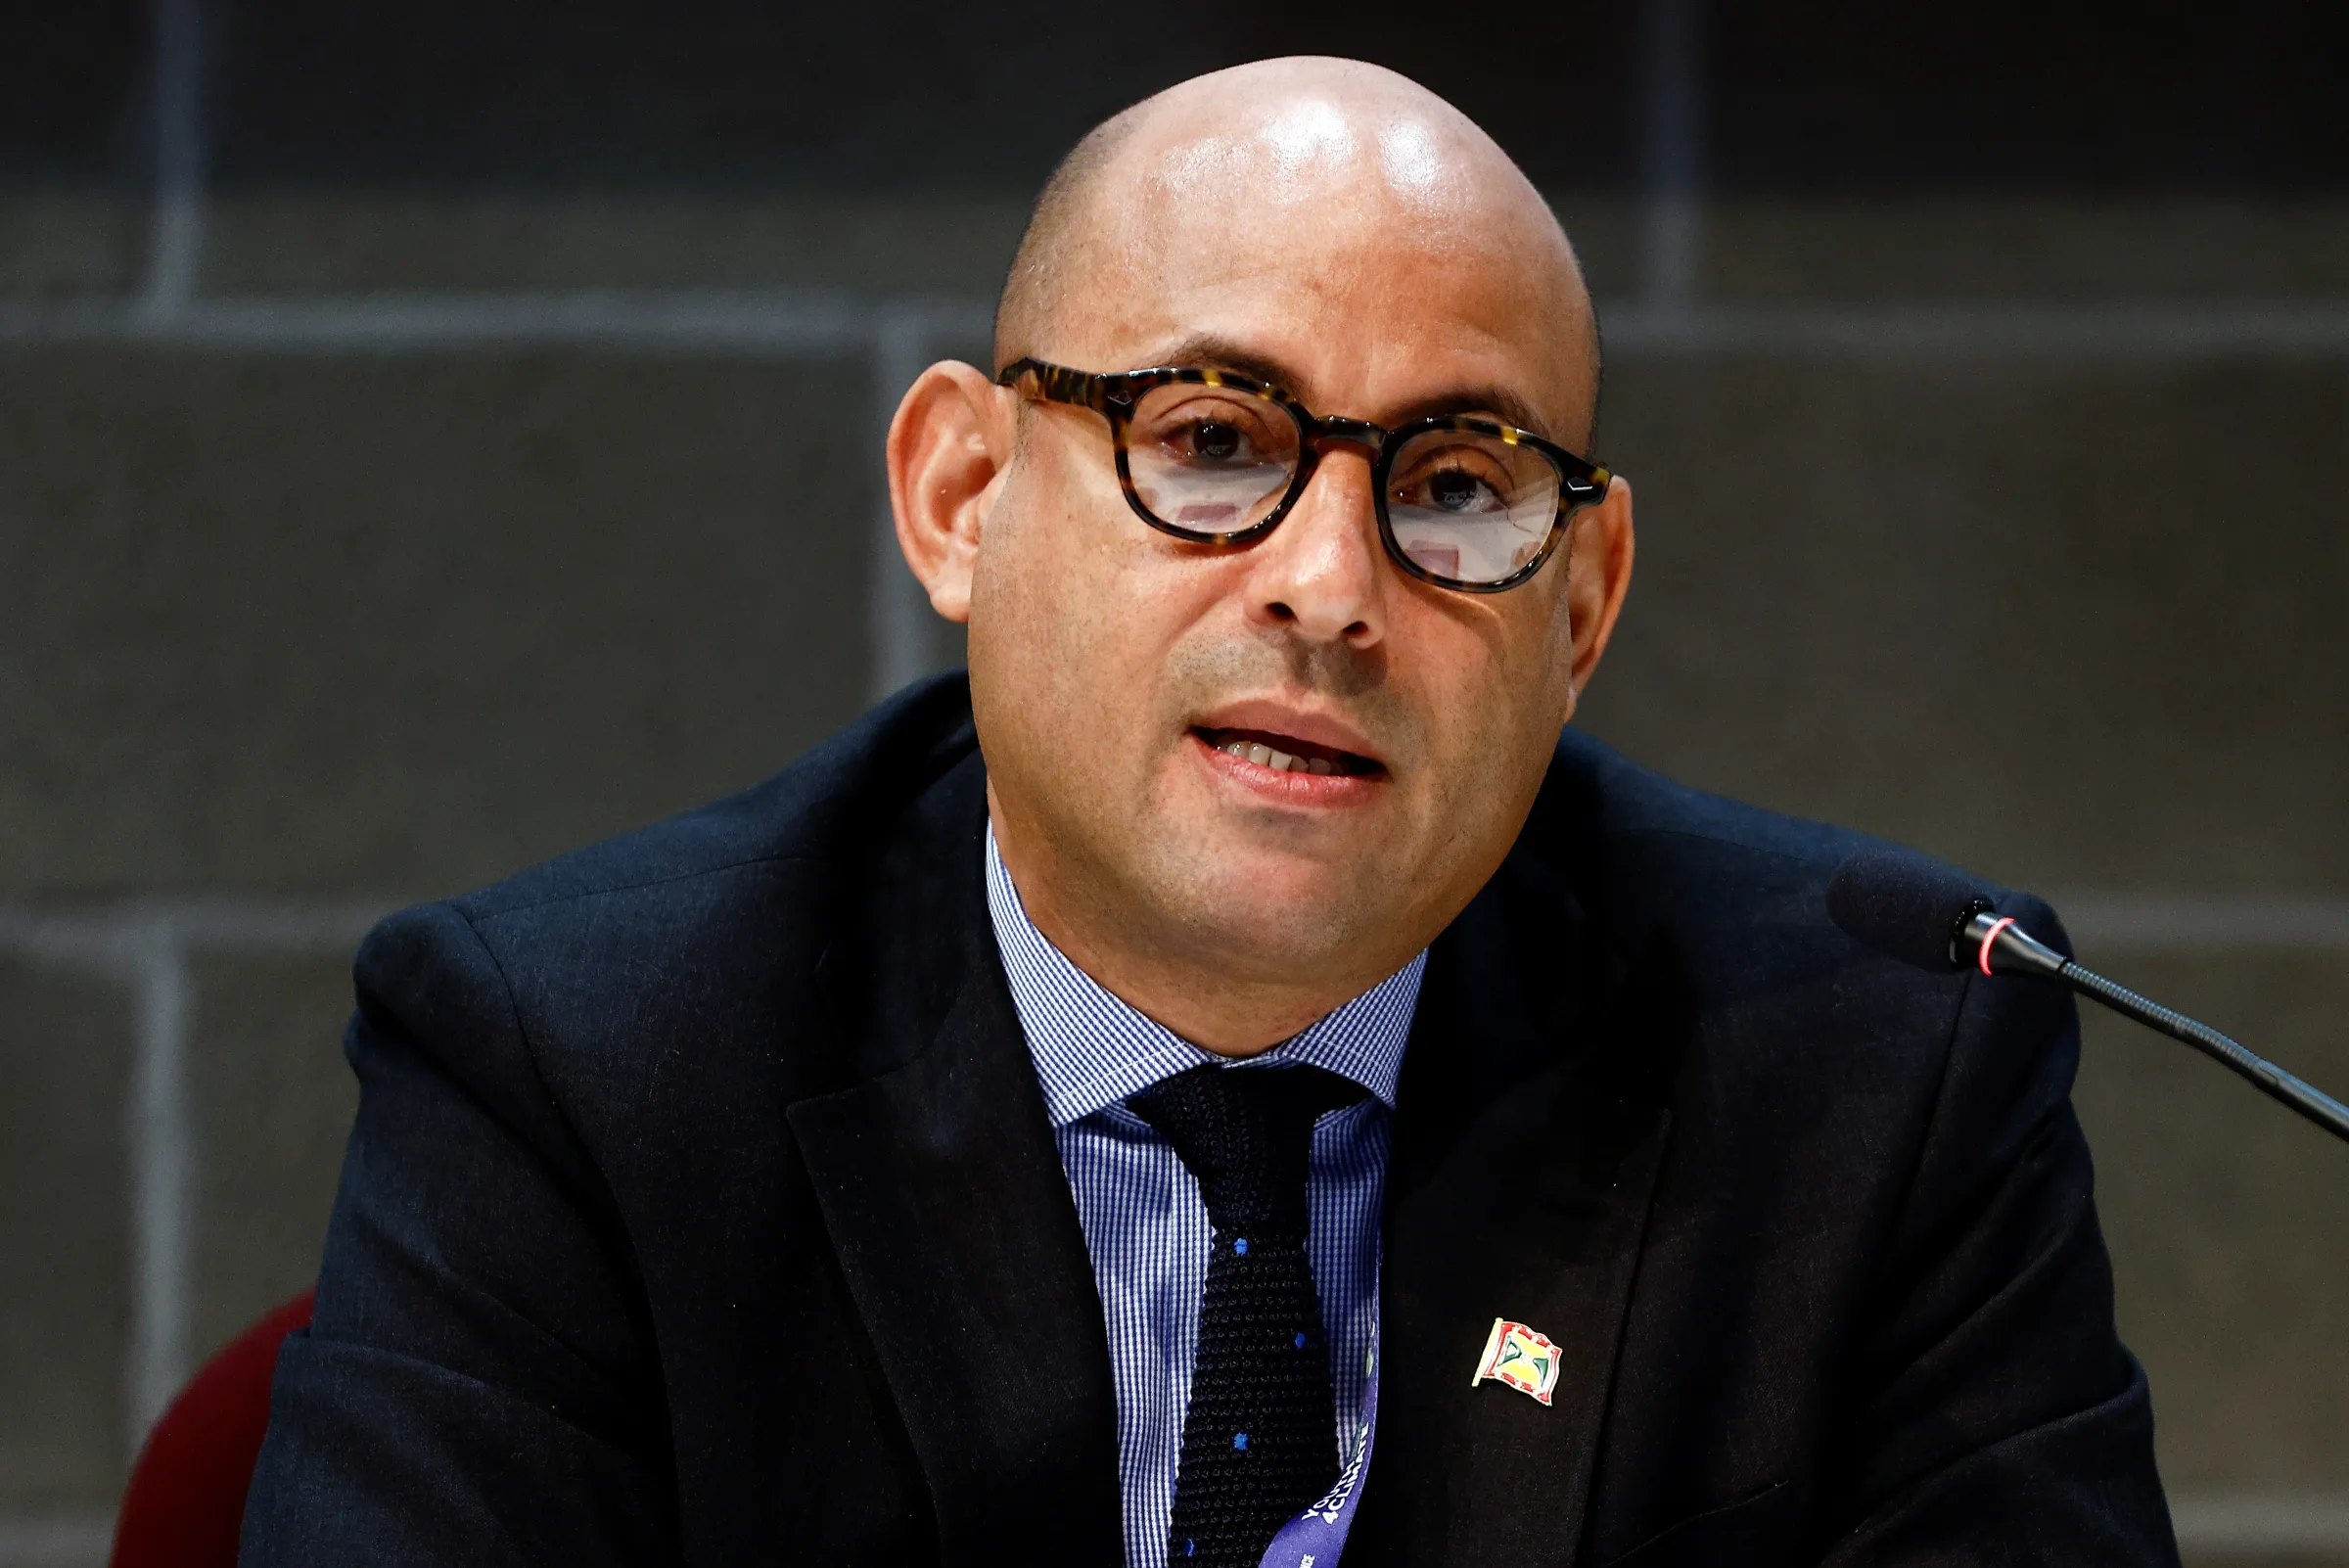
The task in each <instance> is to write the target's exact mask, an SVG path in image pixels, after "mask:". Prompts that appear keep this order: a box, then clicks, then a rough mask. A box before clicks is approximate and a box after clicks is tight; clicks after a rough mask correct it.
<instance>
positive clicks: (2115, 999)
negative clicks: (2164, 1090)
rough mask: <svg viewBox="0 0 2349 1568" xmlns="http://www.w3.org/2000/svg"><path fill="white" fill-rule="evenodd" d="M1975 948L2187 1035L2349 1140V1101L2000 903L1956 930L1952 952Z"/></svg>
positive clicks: (1993, 970)
mask: <svg viewBox="0 0 2349 1568" xmlns="http://www.w3.org/2000/svg"><path fill="white" fill-rule="evenodd" d="M1969 952H1970V953H1971V954H1972V955H1973V957H1974V960H1975V967H1977V968H1979V969H1980V970H1981V971H1982V973H1984V974H1986V975H2036V976H2039V977H2040V978H2042V979H2045V980H2052V981H2056V982H2058V983H2059V984H2062V985H2065V986H2069V987H2070V988H2071V989H2072V990H2073V991H2075V992H2079V993H2080V994H2081V995H2083V996H2087V997H2089V998H2091V999H2092V1000H2095V1001H2099V1002H2102V1003H2103V1004H2104V1005H2105V1006H2107V1007H2109V1008H2111V1009H2112V1010H2113V1011H2114V1012H2116V1013H2120V1014H2122V1015H2124V1016H2125V1017H2129V1018H2134V1019H2136V1020H2137V1021H2138V1022H2139V1023H2141V1024H2142V1025H2144V1026H2145V1027H2146V1028H2148V1029H2156V1030H2159V1031H2160V1032H2161V1033H2163V1034H2164V1035H2167V1036H2169V1037H2170V1038H2172V1039H2176V1040H2183V1041H2185V1042H2186V1043H2187V1044H2188V1045H2191V1046H2192V1047H2193V1048H2194V1049H2196V1050H2198V1051H2200V1052H2201V1053H2202V1054H2203V1055H2205V1056H2208V1057H2210V1058H2211V1059H2212V1060H2213V1061H2215V1062H2217V1063H2218V1064H2219V1065H2220V1066H2222V1067H2224V1068H2226V1069H2228V1070H2229V1071H2230V1072H2233V1073H2234V1074H2236V1075H2237V1076H2238V1077H2241V1078H2243V1079H2245V1080H2248V1081H2249V1082H2250V1083H2251V1084H2252V1085H2253V1086H2255V1087H2256V1088H2258V1089H2259V1090H2260V1092H2261V1093H2263V1094H2266V1095H2267V1096H2268V1097H2269V1098H2270V1099H2274V1100H2280V1101H2281V1102H2282V1103H2283V1104H2285V1105H2288V1106H2290V1107H2291V1108H2292V1109H2293V1110H2295V1111H2298V1112H2299V1113H2300V1114H2301V1115H2302V1116H2305V1117H2307V1118H2308V1119H2309V1120H2310V1121H2312V1122H2314V1123H2316V1124H2317V1126H2319V1127H2321V1128H2323V1129H2325V1130H2326V1131H2327V1132H2330V1133H2331V1134H2332V1135H2333V1136H2334V1137H2337V1138H2341V1139H2343V1140H2345V1141H2349V1105H2343V1104H2342V1103H2341V1102H2340V1101H2339V1100H2336V1099H2334V1098H2333V1097H2332V1096H2331V1095H2329V1094H2327V1093H2326V1092H2325V1091H2324V1090H2323V1089H2321V1088H2318V1087H2317V1086H2316V1085H2315V1084H2310V1083H2307V1082H2305V1081H2303V1080H2301V1079H2297V1078H2294V1077H2293V1076H2292V1075H2291V1074H2289V1073H2287V1072H2285V1071H2284V1070H2283V1069H2282V1068H2280V1067H2278V1066H2277V1065H2276V1064H2275V1063H2274V1062H2271V1061H2269V1060H2268V1059H2267V1058H2266V1057H2264V1056H2260V1055H2257V1054H2256V1053H2254V1052H2252V1051H2250V1050H2247V1049H2245V1048H2244V1047H2243V1046H2242V1045H2241V1044H2239V1043H2237V1042H2236V1041H2234V1040H2233V1039H2230V1038H2228V1037H2226V1036H2225V1035H2222V1034H2220V1033H2219V1032H2218V1031H2217V1030H2215V1029H2213V1028H2211V1027H2210V1026H2209V1025H2208V1024H2204V1023H2199V1022H2197V1021H2196V1020H2194V1019H2191V1018H2188V1017H2187V1016H2186V1015H2185V1014H2184V1013H2180V1012H2173V1011H2171V1010H2170V1009H2169V1008H2167V1007H2164V1006H2162V1005H2161V1003H2159V1002H2157V1001H2153V1000H2151V999H2149V998H2147V997H2144V996H2140V995H2139V994H2138V993H2137V992H2134V991H2131V990H2130V989H2129V988H2128V987H2126V986H2123V985H2119V984H2117V983H2116V982H2113V981H2110V980H2106V979H2105V978H2104V977H2103V976H2102V975H2099V974H2097V973H2096V971H2095V970H2093V969H2084V968H2082V967H2081V966H2080V965H2078V964H2076V963H2074V962H2073V961H2072V960H2071V959H2069V958H2066V957H2065V956H2064V955H2063V954H2061V953H2059V952H2057V951H2056V950H2055V949H2054V948H2052V947H2050V946H2049V945H2047V944H2046V943H2044V942H2041V941H2039V940H2038V939H2037V938H2035V937H2033V936H2031V935H2030V934H2029V933H2027V932H2025V931H2024V930H2023V929H2022V928H2021V927H2019V926H2017V925H2016V924H2015V923H2014V922H2013V920H2011V919H2009V918H2007V917H2005V916H2003V915H2001V914H1999V913H1998V912H1997V911H1996V910H1993V909H1989V908H1984V907H1976V908H1975V909H1973V910H1970V911H1969V912H1968V913H1967V915H1966V917H1965V919H1964V920H1963V921H1961V922H1960V923H1959V925H1958V928H1957V932H1956V933H1955V934H1954V936H1953V941H1952V951H1951V956H1952V958H1954V959H1957V961H1958V962H1960V963H1962V962H1963V961H1964V955H1965V954H1967V953H1969Z"/></svg>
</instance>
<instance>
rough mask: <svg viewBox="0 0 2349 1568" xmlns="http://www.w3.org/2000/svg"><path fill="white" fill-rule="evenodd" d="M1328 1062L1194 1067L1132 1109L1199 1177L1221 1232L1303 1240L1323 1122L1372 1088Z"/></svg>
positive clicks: (1154, 1087)
mask: <svg viewBox="0 0 2349 1568" xmlns="http://www.w3.org/2000/svg"><path fill="white" fill-rule="evenodd" d="M1366 1092H1367V1091H1366V1090H1364V1089H1363V1088H1362V1087H1361V1085H1359V1084H1355V1083H1353V1082H1351V1081H1350V1080H1347V1079H1344V1078H1341V1077H1339V1076H1338V1075H1337V1074H1335V1073H1330V1072H1325V1071H1323V1070H1322V1069H1320V1068H1318V1067H1217V1066H1207V1067H1194V1068H1192V1069H1190V1070H1189V1071H1188V1072H1182V1073H1177V1074H1175V1075H1174V1077H1173V1078H1167V1079H1161V1080H1160V1081H1159V1082H1158V1083H1156V1084H1151V1085H1150V1087H1148V1088H1146V1089H1143V1090H1142V1091H1141V1092H1140V1093H1138V1094H1135V1095H1133V1096H1131V1097H1130V1098H1128V1100H1127V1102H1126V1104H1127V1106H1128V1108H1129V1109H1130V1110H1132V1111H1133V1113H1134V1114H1135V1115H1137V1116H1139V1117H1140V1118H1141V1119H1142V1120H1143V1121H1145V1122H1147V1123H1149V1124H1150V1126H1151V1127H1152V1128H1154V1129H1155V1130H1157V1132H1158V1134H1159V1136H1161V1137H1163V1138H1165V1139H1166V1140H1167V1142H1168V1143H1170V1144H1172V1145H1173V1146H1174V1152H1175V1154H1176V1155H1177V1156H1178V1157H1180V1159H1181V1160H1182V1163H1183V1166H1184V1167H1185V1168H1186V1169H1187V1170H1189V1172H1190V1173H1191V1175H1192V1176H1195V1177H1197V1178H1198V1182H1199V1197H1200V1200H1201V1201H1202V1202H1203V1203H1205V1204H1206V1205H1207V1218H1208V1222H1210V1223H1211V1224H1213V1225H1214V1226H1215V1228H1216V1229H1217V1230H1219V1231H1226V1232H1235V1233H1236V1232H1243V1231H1256V1232H1259V1233H1262V1234H1267V1235H1291V1236H1298V1237H1302V1236H1303V1235H1304V1234H1305V1232H1306V1225H1307V1214H1308V1210H1307V1206H1306V1178H1307V1176H1308V1175H1309V1174H1310V1172H1311V1170H1312V1167H1313V1124H1314V1123H1315V1122H1317V1121H1319V1120H1320V1119H1321V1117H1323V1116H1324V1115H1326V1114H1327V1113H1329V1112H1331V1111H1336V1110H1342V1109H1344V1108H1345V1107H1346V1106H1349V1105H1352V1104H1354V1103H1355V1102H1356V1101H1358V1100H1359V1099H1361V1098H1363V1097H1364V1095H1365V1094H1366Z"/></svg>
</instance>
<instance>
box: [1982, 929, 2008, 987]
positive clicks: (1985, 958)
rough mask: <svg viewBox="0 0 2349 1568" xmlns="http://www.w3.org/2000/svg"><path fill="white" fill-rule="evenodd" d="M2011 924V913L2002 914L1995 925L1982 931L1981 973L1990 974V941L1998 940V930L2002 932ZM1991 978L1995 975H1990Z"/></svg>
mask: <svg viewBox="0 0 2349 1568" xmlns="http://www.w3.org/2000/svg"><path fill="white" fill-rule="evenodd" d="M2013 924H2014V916H2012V915H2006V916H2004V917H2002V918H2001V919H2000V921H1999V922H1998V924H1996V925H1994V926H1992V927H1991V928H1990V930H1989V931H1987V932H1985V933H1983V936H1982V960H1981V961H1982V973H1984V974H1986V975H1988V974H1990V972H1991V970H1990V945H1991V944H1992V943H1994V942H1996V941H1998V940H1999V933H2000V932H2002V931H2004V930H2005V929H2006V928H2007V927H2008V926H2011V925H2013ZM1992 978H1993V979H1996V978H1997V977H1996V976H1995V975H1993V976H1992Z"/></svg>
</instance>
